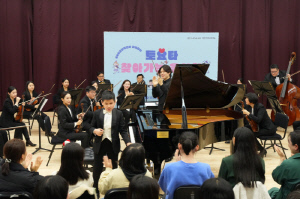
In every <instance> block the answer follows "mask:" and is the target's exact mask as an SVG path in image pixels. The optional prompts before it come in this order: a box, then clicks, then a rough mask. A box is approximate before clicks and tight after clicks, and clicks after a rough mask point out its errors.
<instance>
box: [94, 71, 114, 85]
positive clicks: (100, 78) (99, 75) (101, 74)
mask: <svg viewBox="0 0 300 199" xmlns="http://www.w3.org/2000/svg"><path fill="white" fill-rule="evenodd" d="M97 78H98V80H97V82H98V83H99V84H111V83H110V81H109V80H108V79H104V72H98V73H97Z"/></svg>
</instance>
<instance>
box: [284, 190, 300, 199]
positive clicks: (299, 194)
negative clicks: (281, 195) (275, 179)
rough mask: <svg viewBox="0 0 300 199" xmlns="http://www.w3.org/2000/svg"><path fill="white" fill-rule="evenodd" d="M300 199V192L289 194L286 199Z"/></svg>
mask: <svg viewBox="0 0 300 199" xmlns="http://www.w3.org/2000/svg"><path fill="white" fill-rule="evenodd" d="M299 198H300V190H296V191H293V192H291V193H289V195H288V196H287V197H286V199H299Z"/></svg>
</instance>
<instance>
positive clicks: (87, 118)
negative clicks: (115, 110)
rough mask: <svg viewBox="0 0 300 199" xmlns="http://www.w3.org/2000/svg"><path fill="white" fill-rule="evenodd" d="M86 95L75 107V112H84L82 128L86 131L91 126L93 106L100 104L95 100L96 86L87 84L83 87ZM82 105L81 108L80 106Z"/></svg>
mask: <svg viewBox="0 0 300 199" xmlns="http://www.w3.org/2000/svg"><path fill="white" fill-rule="evenodd" d="M85 92H86V95H85V96H84V97H83V98H82V99H81V100H80V102H79V104H78V108H77V114H80V113H82V112H86V113H85V115H84V118H83V130H85V131H87V132H88V130H89V129H90V128H91V122H92V119H93V112H94V106H100V103H99V102H95V100H94V99H95V96H96V88H95V87H93V86H87V87H86V88H85ZM81 104H82V105H83V110H82V107H81Z"/></svg>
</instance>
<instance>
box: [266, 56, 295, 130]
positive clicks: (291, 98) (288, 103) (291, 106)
mask: <svg viewBox="0 0 300 199" xmlns="http://www.w3.org/2000/svg"><path fill="white" fill-rule="evenodd" d="M295 60H296V53H295V52H292V56H291V58H290V61H289V66H288V68H287V71H286V73H287V74H290V70H291V66H292V65H293V63H294V61H295ZM276 96H277V97H278V100H279V102H280V105H281V107H282V110H283V111H284V113H285V114H286V115H287V116H288V117H289V124H288V125H292V124H293V123H294V122H295V121H299V120H300V111H299V108H298V106H297V103H298V99H300V88H299V87H297V86H295V85H294V84H292V83H290V82H289V81H288V78H285V79H284V83H282V84H280V85H279V86H277V88H276ZM271 118H272V120H273V121H275V113H274V111H273V110H272V112H271Z"/></svg>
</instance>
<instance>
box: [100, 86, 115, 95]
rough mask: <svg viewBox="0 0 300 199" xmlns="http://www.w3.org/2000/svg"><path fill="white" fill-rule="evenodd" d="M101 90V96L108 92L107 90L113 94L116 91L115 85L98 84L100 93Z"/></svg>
mask: <svg viewBox="0 0 300 199" xmlns="http://www.w3.org/2000/svg"><path fill="white" fill-rule="evenodd" d="M100 90H101V93H100V95H101V94H102V93H103V91H106V90H110V91H111V92H113V91H114V85H113V84H100V83H98V91H100Z"/></svg>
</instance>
